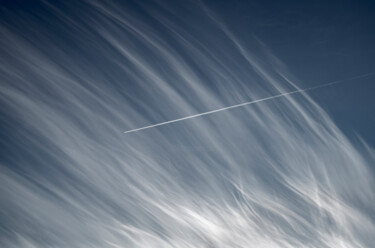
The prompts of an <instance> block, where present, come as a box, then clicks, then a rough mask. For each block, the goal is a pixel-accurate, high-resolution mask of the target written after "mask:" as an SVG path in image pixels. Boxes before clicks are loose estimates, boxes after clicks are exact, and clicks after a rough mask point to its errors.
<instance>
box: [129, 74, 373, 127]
mask: <svg viewBox="0 0 375 248" xmlns="http://www.w3.org/2000/svg"><path fill="white" fill-rule="evenodd" d="M374 74H375V73H374V72H372V73H367V74H364V75H360V76H356V77H352V78H348V79H343V80H338V81H334V82H330V83H326V84H321V85H317V86H313V87H309V88H305V89H299V90H294V91H290V92H286V93H282V94H279V95H274V96H270V97H266V98H262V99H258V100H254V101H250V102H244V103H240V104H236V105H232V106H229V107H224V108H220V109H215V110H211V111H207V112H203V113H199V114H195V115H190V116H186V117H183V118H179V119H175V120H170V121H165V122H161V123H157V124H153V125H150V126H145V127H140V128H135V129H131V130H128V131H124V133H133V132H137V131H141V130H144V129H149V128H153V127H158V126H163V125H167V124H170V123H174V122H179V121H184V120H188V119H192V118H195V117H199V116H203V115H210V114H213V113H216V112H220V111H224V110H228V109H233V108H238V107H242V106H246V105H251V104H254V103H259V102H264V101H267V100H271V99H276V98H280V97H284V96H288V95H293V94H297V93H302V92H306V91H310V90H315V89H318V88H323V87H328V86H331V85H335V84H339V83H343V82H346V81H350V80H353V79H358V78H364V77H367V76H370V75H374Z"/></svg>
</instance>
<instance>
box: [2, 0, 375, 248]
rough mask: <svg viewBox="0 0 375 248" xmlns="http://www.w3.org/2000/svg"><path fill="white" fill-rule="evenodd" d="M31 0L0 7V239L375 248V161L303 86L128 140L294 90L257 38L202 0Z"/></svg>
mask: <svg viewBox="0 0 375 248" xmlns="http://www.w3.org/2000/svg"><path fill="white" fill-rule="evenodd" d="M35 6H37V7H35ZM35 6H34V7H33V8H31V10H28V11H25V10H24V9H22V8H20V9H17V8H15V9H12V8H9V9H6V8H4V9H3V10H2V13H3V14H4V16H6V18H7V19H6V21H2V23H1V27H0V33H1V36H2V38H1V41H0V42H1V48H0V54H1V68H0V76H1V86H0V94H1V95H0V100H1V106H2V107H1V108H2V113H3V114H2V116H3V117H1V127H2V134H1V136H2V141H1V149H2V156H1V157H2V158H1V166H0V177H1V178H0V185H1V186H0V190H1V193H0V197H1V198H0V207H1V214H0V246H1V247H9V248H12V247H17V248H18V247H141V248H145V247H171V248H172V247H173V248H177V247H178V248H179V247H181V248H182V247H186V248H187V247H191V248H193V247H194V248H197V247H231V248H234V247H267V248H271V247H322V248H323V247H371V246H372V245H373V244H374V243H375V238H374V235H373V234H374V233H375V224H374V208H375V204H374V203H375V193H374V190H373V189H374V188H375V185H374V176H373V174H372V172H371V171H370V168H369V166H370V165H371V164H372V163H373V162H374V160H373V157H371V156H364V155H363V154H362V152H360V150H359V148H358V147H354V146H353V145H352V144H351V142H350V141H349V140H348V139H347V138H346V137H345V136H344V135H343V133H342V132H340V130H339V129H338V128H337V127H336V125H335V124H334V123H333V122H332V120H331V119H330V117H329V116H328V115H327V113H326V112H325V111H324V110H322V109H321V108H320V107H319V106H318V105H317V104H316V103H315V102H314V101H313V100H312V99H311V98H309V96H308V95H307V94H305V93H302V94H299V95H293V96H287V97H285V98H280V99H274V100H270V101H267V102H262V103H259V104H256V105H251V106H248V107H244V108H240V109H233V110H230V111H224V112H220V113H216V114H214V115H209V116H205V117H198V118H195V119H191V120H186V121H184V122H180V123H175V124H170V125H166V126H162V127H156V128H153V129H148V130H143V131H140V132H135V133H130V134H123V133H122V132H123V131H126V130H130V129H133V128H139V127H142V126H146V125H150V124H154V123H158V122H163V121H168V120H172V119H176V118H181V117H184V116H187V115H192V114H196V113H200V112H205V111H209V110H213V109H217V108H222V107H225V106H229V105H232V104H237V103H241V102H245V101H251V100H256V99H260V98H262V97H268V96H272V95H276V94H280V93H283V92H288V91H292V90H296V89H298V87H304V84H303V82H299V81H298V80H297V79H296V78H295V77H294V76H293V74H292V72H290V71H289V70H288V67H287V66H286V65H285V64H284V63H283V62H282V61H280V60H279V59H278V58H277V57H276V56H275V55H274V54H273V53H272V51H270V49H268V48H267V45H266V44H263V43H262V41H260V40H259V39H257V38H256V37H253V38H252V39H251V40H248V39H247V40H246V42H245V41H243V40H241V39H240V38H238V35H236V34H234V33H233V32H232V31H231V28H230V27H228V26H227V25H226V24H225V23H224V22H223V21H221V19H220V17H219V16H217V15H216V14H215V13H213V11H211V10H210V9H209V8H207V7H206V6H205V5H204V4H203V3H199V2H197V3H185V4H175V5H173V6H172V5H169V4H167V3H158V2H147V3H146V2H144V3H137V4H135V3H132V4H130V3H129V4H118V3H115V2H102V1H78V2H76V3H75V4H74V5H73V4H72V5H70V4H68V3H64V2H62V3H58V2H56V3H53V1H52V2H42V3H38V4H36V5H35ZM181 9H184V10H186V11H188V13H189V14H190V15H191V16H192V19H191V20H190V21H189V20H185V16H182V15H179V13H182V12H181ZM193 17H195V18H193ZM365 146H366V145H364V146H363V147H362V148H363V149H364V148H365ZM368 152H369V154H371V153H373V151H372V150H371V148H368Z"/></svg>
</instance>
